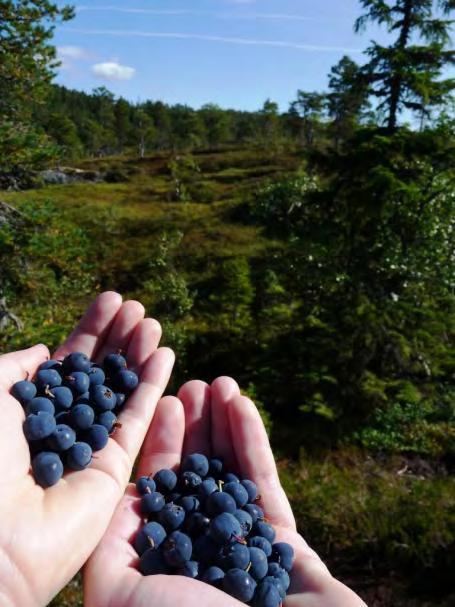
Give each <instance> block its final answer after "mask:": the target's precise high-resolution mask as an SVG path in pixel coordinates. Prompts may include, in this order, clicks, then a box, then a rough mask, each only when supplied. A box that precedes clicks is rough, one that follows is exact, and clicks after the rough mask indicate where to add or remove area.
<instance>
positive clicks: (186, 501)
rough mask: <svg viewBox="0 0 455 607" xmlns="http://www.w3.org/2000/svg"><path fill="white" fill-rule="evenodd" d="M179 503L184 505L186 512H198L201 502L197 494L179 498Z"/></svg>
mask: <svg viewBox="0 0 455 607" xmlns="http://www.w3.org/2000/svg"><path fill="white" fill-rule="evenodd" d="M178 505H179V506H182V508H183V509H184V510H185V512H196V511H197V510H199V508H200V505H201V504H200V502H199V500H198V498H197V497H196V496H195V495H184V496H182V497H181V498H180V499H179V501H178Z"/></svg>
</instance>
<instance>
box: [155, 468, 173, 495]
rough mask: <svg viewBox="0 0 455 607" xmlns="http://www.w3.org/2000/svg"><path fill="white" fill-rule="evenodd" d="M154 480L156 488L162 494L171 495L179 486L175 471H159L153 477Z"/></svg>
mask: <svg viewBox="0 0 455 607" xmlns="http://www.w3.org/2000/svg"><path fill="white" fill-rule="evenodd" d="M153 480H154V481H155V483H156V488H157V489H158V491H161V493H170V492H171V491H173V490H174V489H175V487H176V485H177V475H176V474H175V472H174V471H173V470H168V469H163V470H159V471H158V472H157V473H156V474H155V476H154V477H153Z"/></svg>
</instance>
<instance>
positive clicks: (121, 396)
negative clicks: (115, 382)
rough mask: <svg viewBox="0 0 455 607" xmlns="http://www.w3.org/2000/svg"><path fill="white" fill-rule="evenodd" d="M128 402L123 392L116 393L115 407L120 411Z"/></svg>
mask: <svg viewBox="0 0 455 607" xmlns="http://www.w3.org/2000/svg"><path fill="white" fill-rule="evenodd" d="M125 401H126V395H125V394H123V393H122V392H116V393H115V403H116V404H115V406H116V407H117V409H119V408H120V407H122V406H123V405H124V404H125Z"/></svg>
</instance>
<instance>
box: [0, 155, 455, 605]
mask: <svg viewBox="0 0 455 607" xmlns="http://www.w3.org/2000/svg"><path fill="white" fill-rule="evenodd" d="M170 160H171V158H170V157H169V155H165V154H158V155H155V156H153V157H149V158H145V159H143V160H138V159H128V158H109V159H99V160H90V161H85V162H83V163H81V164H80V166H81V167H82V168H86V169H96V170H108V169H109V170H111V171H112V172H113V173H115V174H116V179H117V180H119V181H118V182H117V183H96V184H94V183H80V184H73V185H70V186H52V187H44V188H39V189H36V190H30V191H26V192H7V193H2V195H1V198H2V199H3V200H5V201H6V202H9V203H10V204H13V205H14V206H16V207H17V208H19V209H24V210H26V212H27V213H29V212H30V209H31V208H33V209H34V210H40V209H45V208H47V205H49V204H50V205H51V207H52V209H53V210H52V212H51V215H52V218H51V219H46V216H44V218H43V217H41V219H40V221H42V222H44V223H45V224H46V228H47V229H46V230H45V231H43V233H42V234H41V235H40V232H39V231H38V232H37V234H36V237H34V241H33V242H32V245H31V246H32V248H31V249H30V251H31V253H32V254H36V256H37V258H39V259H41V258H42V259H43V260H44V261H43V265H45V266H46V267H47V266H49V267H51V266H52V268H54V270H53V273H54V275H55V276H57V278H54V282H53V283H52V285H51V283H50V282H49V286H48V285H47V283H46V280H47V279H48V275H47V273H46V272H47V270H46V267H44V268H43V269H42V271H41V272H39V271H38V270H37V269H36V268H35V270H34V272H32V271H31V270H30V271H28V270H27V272H28V273H27V272H26V277H25V279H24V281H25V283H26V288H27V292H28V293H32V294H33V296H31V297H30V296H29V297H27V298H20V297H19V298H17V299H16V300H12V301H11V304H12V305H13V307H14V310H15V311H16V312H17V313H18V315H19V316H20V317H21V318H22V319H23V320H24V321H25V329H24V331H23V332H22V333H20V334H19V333H17V332H13V331H11V332H9V333H8V334H6V335H5V336H4V338H3V343H2V344H1V346H2V348H4V349H12V348H16V347H23V346H27V345H29V344H30V343H33V342H35V341H37V340H40V341H44V342H46V343H47V344H48V345H49V346H50V347H53V346H55V345H57V343H59V342H60V341H61V340H62V339H63V338H64V336H65V334H66V333H67V332H68V331H69V330H70V329H71V327H72V325H73V324H74V319H75V318H77V317H78V315H79V314H80V313H81V312H82V310H83V309H84V307H85V305H86V304H87V302H88V301H89V300H90V298H91V297H92V293H93V292H94V291H99V290H101V289H106V288H114V289H117V290H119V291H121V292H122V293H124V294H125V296H130V297H137V298H139V299H141V300H142V301H144V303H145V304H146V307H147V308H148V312H149V313H150V314H153V313H154V299H153V294H151V293H150V291H149V290H147V289H146V288H145V287H144V285H145V284H147V281H152V282H153V272H154V270H153V261H154V258H155V257H156V252H157V246H158V243H159V242H160V239H161V238H162V236H163V234H164V233H166V232H169V233H174V232H176V231H178V232H180V234H181V240H179V242H178V246H177V248H176V251H175V253H174V254H173V261H172V263H173V264H175V265H176V266H177V267H178V268H179V269H180V270H181V271H182V273H183V274H184V276H185V279H186V281H187V282H188V284H190V285H191V286H192V288H193V289H194V291H195V292H197V295H196V297H197V302H198V305H197V306H196V307H198V306H199V305H203V301H204V298H206V297H208V296H209V295H207V293H210V289H209V288H208V287H207V285H210V281H211V280H213V277H214V276H215V275H216V272H217V271H219V266H220V264H221V263H222V262H223V260H225V259H226V258H229V257H232V256H245V257H247V258H249V259H253V260H254V259H260V258H261V256H263V255H264V254H265V252H267V254H270V253H271V252H273V250H274V248H276V247H279V246H282V245H281V244H280V243H278V242H274V241H272V240H270V239H268V238H266V237H265V236H264V235H263V233H262V232H261V230H260V229H258V228H256V227H253V226H250V225H245V224H243V223H241V222H240V221H238V220H235V217H236V216H238V211H239V209H241V206H242V204H243V203H244V201H245V198H246V197H248V196H249V195H250V193H252V192H253V191H254V190H255V189H256V188H257V187H258V185H260V184H261V183H263V182H264V181H265V180H267V179H276V178H277V177H279V176H283V175H286V174H288V173H289V172H291V171H294V170H295V169H297V168H298V166H299V164H300V162H301V159H300V158H299V156H298V154H294V153H292V152H287V153H280V154H277V153H268V152H265V151H263V150H258V149H249V150H248V149H238V150H235V149H233V150H225V151H223V152H222V153H210V152H202V153H200V154H196V155H195V156H194V160H195V162H196V164H197V166H198V167H199V170H197V171H194V172H193V173H192V174H190V175H187V176H186V177H185V179H186V181H187V184H186V185H187V190H188V192H189V193H190V200H189V201H187V202H179V201H176V200H175V199H174V196H173V190H174V186H175V183H173V180H172V176H171V172H170V166H169V162H170ZM34 212H35V211H34ZM40 212H41V211H40ZM56 218H57V220H56ZM46 222H47V223H46ZM49 222H54V223H52V224H51V225H50V227H49V225H48V223H49ZM74 227H76V228H77V230H78V231H77V232H72V231H71V229H73V228H74ZM75 241H77V242H75ZM76 245H77V246H76ZM75 249H76V252H74V251H75ZM30 251H29V253H30ZM171 269H172V268H171ZM59 273H61V274H62V276H63V277H64V278H62V279H60V278H58V277H59ZM24 288H25V287H24ZM68 294H70V295H68ZM62 297H64V301H65V305H64V306H62V304H61V302H62ZM185 323H186V326H185V330H186V331H187V332H189V333H191V334H193V335H203V334H205V332H209V331H210V330H211V329H212V328H213V326H212V325H213V323H216V319H215V320H212V321H211V320H210V319H209V318H206V317H204V316H203V315H198V314H197V312H195V313H193V314H191V315H189V316H188V317H186V318H185ZM210 323H212V325H211V324H210ZM171 338H173V339H175V335H173V336H172V335H171ZM168 339H169V338H168ZM174 345H175V344H174ZM177 345H178V344H177ZM227 371H228V372H229V369H227ZM177 375H178V376H180V377H183V376H184V375H185V368H184V366H183V365H182V363H180V364H179V366H178V367H177ZM207 379H209V378H207ZM273 440H274V434H273V433H272V441H273ZM280 471H281V475H282V479H283V482H284V484H285V487H286V489H287V492H288V494H289V496H290V498H291V501H292V503H293V506H294V509H295V513H296V516H297V519H298V524H299V527H300V529H301V531H302V533H304V535H305V536H306V537H307V539H308V541H309V542H310V543H311V544H312V545H314V547H315V548H316V549H317V550H318V551H319V552H320V554H321V556H323V558H324V559H325V560H327V562H328V563H329V565H330V566H331V568H332V570H333V572H334V573H335V574H336V575H337V576H339V577H340V578H341V579H344V580H346V581H347V582H348V583H349V584H351V585H352V586H353V587H355V588H356V589H357V590H358V591H359V592H360V593H361V594H362V596H364V597H365V598H366V599H367V601H368V603H369V604H370V605H371V606H378V607H379V606H380V607H389V606H390V607H397V606H398V607H401V606H403V607H404V606H406V607H427V606H429V605H436V604H438V605H447V607H448V605H449V604H453V602H451V601H453V598H454V597H453V595H452V596H451V594H450V581H451V580H450V571H451V568H452V567H453V565H454V562H453V547H454V542H455V487H454V480H453V477H451V476H449V475H448V473H447V468H446V466H445V465H442V464H440V463H437V462H428V461H424V460H420V459H418V458H414V459H409V458H403V457H401V458H398V457H395V458H394V457H387V458H382V459H378V458H377V457H376V458H373V457H372V456H370V455H368V454H365V453H363V452H360V451H355V450H352V449H344V450H343V451H340V452H337V453H326V454H322V455H319V456H318V458H315V457H309V456H306V455H302V456H301V458H300V459H299V460H293V461H290V460H288V459H285V458H283V459H281V460H280ZM451 554H452V557H451V556H450V555H451ZM52 605H53V607H66V606H68V607H76V606H77V605H82V599H81V589H80V580H79V579H76V580H74V581H73V582H72V583H71V584H69V585H68V587H67V588H66V589H65V590H64V592H63V593H62V594H61V595H60V596H59V597H58V598H57V599H56V600H55V601H54V602H53V603H52Z"/></svg>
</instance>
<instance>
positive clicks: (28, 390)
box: [11, 379, 36, 405]
mask: <svg viewBox="0 0 455 607" xmlns="http://www.w3.org/2000/svg"><path fill="white" fill-rule="evenodd" d="M11 394H12V395H13V396H14V398H16V399H17V400H18V401H19V402H20V403H21V405H25V404H27V403H28V402H29V401H31V400H32V398H34V397H35V396H36V386H35V384H34V383H33V382H31V381H27V380H25V379H24V380H23V381H18V382H17V383H15V384H14V386H13V387H12V388H11Z"/></svg>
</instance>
